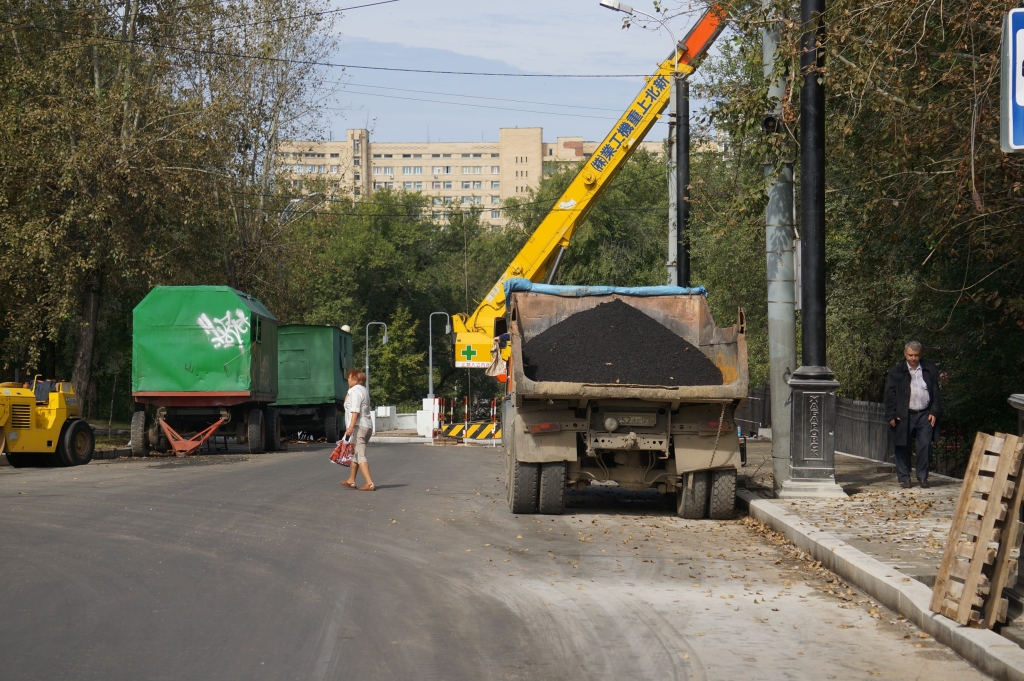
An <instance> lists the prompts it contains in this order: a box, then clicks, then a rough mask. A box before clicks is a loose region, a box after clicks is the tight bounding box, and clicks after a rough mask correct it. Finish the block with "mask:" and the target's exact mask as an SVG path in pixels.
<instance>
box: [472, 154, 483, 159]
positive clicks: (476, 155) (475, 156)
mask: <svg viewBox="0 0 1024 681" xmlns="http://www.w3.org/2000/svg"><path fill="white" fill-rule="evenodd" d="M481 156H483V154H473V158H480V157H481Z"/></svg>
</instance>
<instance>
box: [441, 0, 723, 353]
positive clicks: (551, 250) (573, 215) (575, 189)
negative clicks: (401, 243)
mask: <svg viewBox="0 0 1024 681" xmlns="http://www.w3.org/2000/svg"><path fill="white" fill-rule="evenodd" d="M723 28H725V10H724V8H723V7H721V6H719V5H714V6H712V7H711V8H710V9H709V10H708V11H707V12H705V14H704V16H702V17H701V18H700V20H698V22H697V23H696V24H695V25H694V27H693V28H691V29H690V32H689V33H687V34H686V37H685V38H683V39H682V40H681V41H680V42H679V44H678V45H677V46H676V49H675V50H674V51H673V53H672V54H670V55H669V57H668V59H666V60H665V61H664V62H662V63H661V64H660V65H659V66H658V70H657V71H655V72H654V74H652V75H651V76H649V77H647V78H646V79H645V83H644V87H643V89H642V90H641V91H640V94H639V95H637V96H636V97H635V98H634V99H633V101H632V102H631V103H630V105H629V107H628V108H627V109H626V111H625V112H624V113H623V114H622V116H621V117H620V118H619V120H618V122H617V123H616V124H615V126H614V127H613V128H612V129H611V131H610V132H609V133H608V135H607V136H606V137H605V138H604V140H603V141H602V142H601V144H599V145H598V147H597V150H596V151H595V152H594V154H593V155H592V156H591V157H590V159H589V160H588V161H587V162H586V163H585V164H584V166H583V167H582V168H581V169H580V171H579V173H578V174H577V175H576V177H575V178H574V179H573V181H572V183H570V185H569V187H568V188H567V189H566V190H565V191H564V192H563V193H562V195H561V196H560V197H559V198H558V200H557V201H556V202H555V205H554V206H553V207H552V208H551V210H550V211H549V212H548V214H547V215H546V216H544V219H543V220H542V221H541V223H540V225H538V226H537V229H536V230H534V232H533V234H532V235H531V236H530V239H529V241H527V242H526V244H525V245H524V246H523V248H522V249H521V250H520V251H519V253H518V254H517V255H516V257H515V258H513V259H512V262H510V263H509V265H508V267H507V268H506V269H505V271H504V272H503V273H502V275H501V277H500V278H499V279H498V281H497V282H496V283H495V284H494V286H492V287H491V290H490V291H488V292H487V295H486V296H485V297H484V299H483V300H482V301H480V304H479V305H478V306H477V308H476V310H474V311H473V313H472V314H471V315H468V316H467V315H465V314H463V313H458V314H455V315H453V317H452V322H453V327H454V331H455V366H456V367H459V368H486V367H487V366H488V365H489V364H490V350H491V344H492V341H493V339H494V336H495V322H496V321H497V320H499V319H501V318H503V317H504V316H505V290H504V286H503V284H504V283H505V281H506V280H507V279H510V278H512V277H524V278H526V279H529V280H530V281H541V280H543V279H544V277H545V276H547V274H548V271H549V270H552V271H553V269H554V268H556V267H557V264H556V263H557V262H559V261H560V260H561V255H562V253H563V252H564V249H566V248H568V247H569V241H570V240H571V239H572V236H573V234H574V233H575V232H576V229H577V228H578V227H579V225H581V224H582V223H583V221H584V220H585V219H586V217H587V214H588V213H589V212H590V209H591V208H593V207H594V204H595V203H597V200H598V199H599V198H600V197H601V195H602V194H603V193H604V191H605V190H606V189H607V188H608V186H609V185H610V184H611V182H612V180H613V179H615V176H616V175H618V173H619V171H620V170H622V168H623V166H625V164H626V161H628V160H629V158H630V157H631V156H632V155H633V152H634V151H635V150H636V148H637V145H638V143H639V142H640V141H642V140H643V139H644V137H645V136H646V135H647V133H648V132H649V131H650V129H651V128H652V127H653V126H654V124H655V123H656V122H657V121H658V119H660V118H661V112H662V111H664V109H665V107H666V106H667V105H668V102H669V97H670V92H671V87H670V84H671V79H672V78H673V77H675V75H676V74H677V73H678V74H684V76H689V75H690V74H691V73H693V72H694V70H695V69H696V66H697V61H698V60H699V59H700V58H701V57H703V56H704V54H705V52H707V50H708V48H709V47H710V46H711V44H712V43H713V42H714V40H715V38H717V37H718V34H719V33H721V32H722V29H723Z"/></svg>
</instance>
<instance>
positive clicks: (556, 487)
mask: <svg viewBox="0 0 1024 681" xmlns="http://www.w3.org/2000/svg"><path fill="white" fill-rule="evenodd" d="M565 468H566V462H565V461H554V462H551V463H544V464H541V466H540V492H539V494H538V499H539V502H538V504H537V509H538V510H539V511H540V512H541V513H543V514H545V515H562V513H564V512H565Z"/></svg>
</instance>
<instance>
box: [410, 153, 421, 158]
mask: <svg viewBox="0 0 1024 681" xmlns="http://www.w3.org/2000/svg"><path fill="white" fill-rule="evenodd" d="M412 157H413V158H423V154H413V155H412Z"/></svg>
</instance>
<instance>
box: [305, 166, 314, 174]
mask: <svg viewBox="0 0 1024 681" xmlns="http://www.w3.org/2000/svg"><path fill="white" fill-rule="evenodd" d="M306 172H307V173H315V172H316V166H306Z"/></svg>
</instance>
